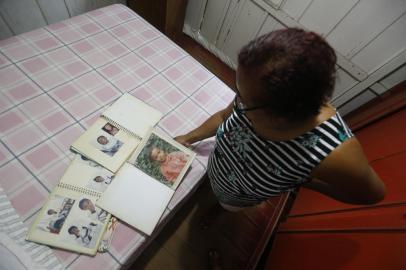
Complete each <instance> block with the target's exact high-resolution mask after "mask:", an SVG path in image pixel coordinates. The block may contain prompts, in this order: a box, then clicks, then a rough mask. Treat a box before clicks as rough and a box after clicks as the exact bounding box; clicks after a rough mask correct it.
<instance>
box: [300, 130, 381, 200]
mask: <svg viewBox="0 0 406 270" xmlns="http://www.w3.org/2000/svg"><path fill="white" fill-rule="evenodd" d="M311 177H312V178H313V180H312V181H311V182H309V183H306V184H305V185H304V187H305V188H309V189H312V190H315V191H318V192H320V193H322V194H325V195H327V196H329V197H332V198H334V199H336V200H338V201H341V202H345V203H350V204H374V203H377V202H379V201H381V200H382V199H383V198H384V196H385V185H384V183H383V182H382V180H381V179H380V178H379V176H378V175H377V174H376V173H375V171H374V170H373V169H372V168H371V167H370V166H369V164H368V160H367V159H366V157H365V155H364V153H363V150H362V147H361V145H360V144H359V142H358V141H357V139H355V138H351V139H349V140H348V141H346V142H344V143H343V144H342V145H340V146H339V147H337V148H336V149H335V150H334V151H333V152H331V154H330V155H329V156H328V157H327V158H326V159H325V160H323V161H322V162H321V163H320V164H319V166H318V167H316V168H315V169H314V170H313V172H312V174H311Z"/></svg>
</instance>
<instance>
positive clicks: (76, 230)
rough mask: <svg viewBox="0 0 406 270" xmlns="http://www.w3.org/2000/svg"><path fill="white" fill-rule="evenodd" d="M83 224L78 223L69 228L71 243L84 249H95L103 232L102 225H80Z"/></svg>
mask: <svg viewBox="0 0 406 270" xmlns="http://www.w3.org/2000/svg"><path fill="white" fill-rule="evenodd" d="M80 224H81V222H76V223H74V224H73V225H70V226H69V228H67V232H68V234H69V235H70V238H69V239H67V240H68V241H70V242H74V243H75V244H78V245H80V246H83V247H87V248H94V247H95V245H96V242H97V239H98V237H99V234H100V232H101V227H102V226H101V225H100V224H98V223H95V222H87V223H86V224H84V225H80Z"/></svg>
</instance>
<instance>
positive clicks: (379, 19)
mask: <svg viewBox="0 0 406 270" xmlns="http://www.w3.org/2000/svg"><path fill="white" fill-rule="evenodd" d="M284 27H300V28H305V29H309V30H312V31H315V32H317V33H319V34H321V35H322V36H324V37H325V38H326V39H327V41H328V42H329V43H330V44H331V45H332V46H333V47H334V49H335V50H336V53H337V56H338V61H337V70H338V78H337V82H336V89H335V94H334V99H333V104H334V105H336V106H338V107H339V109H340V110H341V111H342V112H345V113H348V112H349V111H351V110H353V109H355V108H357V107H358V106H360V105H361V104H363V103H365V102H367V101H369V100H371V99H372V98H375V97H377V96H379V95H380V94H382V93H383V92H385V91H386V90H387V89H389V88H390V87H391V86H393V85H395V84H397V83H399V82H402V81H403V80H404V79H405V78H406V68H405V65H404V63H405V62H406V1H404V0H340V1H338V0H189V4H188V8H187V14H186V20H185V26H184V31H185V32H186V33H187V34H189V35H190V36H192V37H193V38H195V39H196V40H197V41H198V42H200V43H201V44H203V45H204V46H205V47H206V48H208V49H209V50H211V51H212V52H213V53H214V54H216V55H217V56H218V57H220V58H221V59H222V60H223V61H224V62H225V63H227V64H228V65H230V66H231V67H233V68H235V66H236V59H237V54H238V51H239V49H240V48H241V47H242V46H243V45H245V44H246V43H247V42H248V41H249V40H251V39H253V38H255V37H256V36H258V35H261V34H263V33H265V32H269V31H272V30H274V29H278V28H284Z"/></svg>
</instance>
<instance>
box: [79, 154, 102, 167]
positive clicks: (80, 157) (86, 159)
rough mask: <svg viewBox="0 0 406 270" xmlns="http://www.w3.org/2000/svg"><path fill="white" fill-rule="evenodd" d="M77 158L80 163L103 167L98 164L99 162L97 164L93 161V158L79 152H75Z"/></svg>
mask: <svg viewBox="0 0 406 270" xmlns="http://www.w3.org/2000/svg"><path fill="white" fill-rule="evenodd" d="M76 155H77V156H78V157H79V158H76V159H77V160H78V161H79V162H80V163H82V164H84V165H87V166H89V167H94V168H97V167H99V168H103V167H102V166H100V165H99V164H97V163H96V162H94V161H93V160H90V159H88V158H87V157H85V156H83V155H81V154H76Z"/></svg>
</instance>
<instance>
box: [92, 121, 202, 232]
mask: <svg viewBox="0 0 406 270" xmlns="http://www.w3.org/2000/svg"><path fill="white" fill-rule="evenodd" d="M195 155H196V154H195V153H194V152H193V151H191V150H190V149H188V148H186V147H184V146H183V145H181V144H179V143H178V142H176V141H175V140H174V139H172V138H170V137H168V136H166V135H164V134H163V133H160V132H158V131H157V130H156V129H153V130H151V131H150V132H149V133H148V134H147V135H146V136H145V137H144V139H143V140H142V142H141V143H140V145H139V146H138V147H137V149H136V151H135V152H134V153H133V154H132V155H131V157H130V158H129V159H128V161H127V162H126V163H125V164H124V165H123V167H122V168H121V169H120V170H119V171H118V173H117V175H116V177H115V181H114V182H113V183H112V184H111V185H110V186H109V187H108V189H107V190H106V191H105V192H104V193H103V194H102V195H101V197H100V199H98V200H97V202H96V205H97V206H99V207H100V208H102V209H104V210H106V211H108V212H110V213H111V214H113V215H114V216H116V217H117V218H119V219H121V220H122V221H124V222H126V223H128V224H129V225H131V226H133V227H134V228H136V229H138V230H139V231H141V232H143V233H145V234H147V235H150V234H151V233H152V232H153V230H154V229H155V227H156V225H157V223H158V221H159V219H160V218H161V216H162V214H163V213H164V211H165V209H166V207H167V205H168V203H169V201H170V199H171V198H172V196H173V194H174V193H175V191H176V188H177V186H178V185H179V184H180V182H181V180H182V178H183V177H184V175H185V174H186V172H187V170H188V169H189V168H190V165H191V163H192V161H193V159H194V158H195Z"/></svg>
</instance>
